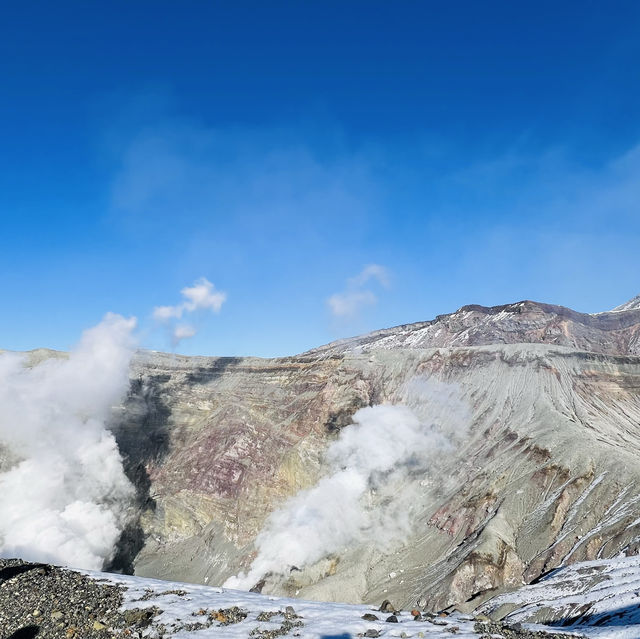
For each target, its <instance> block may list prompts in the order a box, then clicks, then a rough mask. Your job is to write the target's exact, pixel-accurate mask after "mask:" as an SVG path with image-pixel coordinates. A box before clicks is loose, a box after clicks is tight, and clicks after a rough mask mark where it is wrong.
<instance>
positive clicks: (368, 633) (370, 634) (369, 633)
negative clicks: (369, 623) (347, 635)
mask: <svg viewBox="0 0 640 639" xmlns="http://www.w3.org/2000/svg"><path fill="white" fill-rule="evenodd" d="M364 636H365V637H374V638H375V637H379V636H380V631H379V630H375V629H374V628H370V629H369V630H367V631H366V632H365V633H364Z"/></svg>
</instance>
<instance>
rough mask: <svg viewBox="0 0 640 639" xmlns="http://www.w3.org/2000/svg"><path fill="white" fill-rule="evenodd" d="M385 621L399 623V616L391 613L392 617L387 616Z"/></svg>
mask: <svg viewBox="0 0 640 639" xmlns="http://www.w3.org/2000/svg"><path fill="white" fill-rule="evenodd" d="M385 621H386V622H387V623H398V617H396V616H395V615H391V616H390V617H387V618H386V619H385Z"/></svg>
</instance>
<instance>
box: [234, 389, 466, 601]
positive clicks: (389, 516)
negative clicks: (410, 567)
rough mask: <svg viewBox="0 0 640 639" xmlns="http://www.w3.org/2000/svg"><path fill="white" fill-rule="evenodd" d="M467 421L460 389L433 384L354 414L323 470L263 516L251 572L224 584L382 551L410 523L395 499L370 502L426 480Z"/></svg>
mask: <svg viewBox="0 0 640 639" xmlns="http://www.w3.org/2000/svg"><path fill="white" fill-rule="evenodd" d="M469 423H470V415H469V410H468V407H467V404H466V402H465V401H464V400H463V399H462V397H461V394H460V390H459V388H458V387H457V386H455V385H451V384H445V383H443V382H439V381H435V380H425V379H419V380H414V381H412V382H411V383H410V384H408V385H407V387H406V389H405V397H404V405H396V406H372V407H367V408H362V409H360V410H358V411H357V412H356V413H355V415H354V416H353V424H352V425H350V426H347V427H345V428H343V429H342V431H341V432H340V436H339V438H338V439H337V440H336V441H335V442H333V443H332V444H331V445H330V446H329V448H328V450H327V453H326V461H327V463H328V465H329V469H330V470H329V473H328V474H327V475H326V476H325V477H323V478H322V479H320V481H319V482H318V483H317V484H316V485H315V486H314V487H313V488H310V489H307V490H302V491H300V492H299V493H298V494H297V495H295V496H294V497H292V498H291V499H289V500H288V501H287V502H285V504H284V505H283V506H282V507H281V508H279V509H278V510H276V511H274V512H273V513H272V514H271V515H270V516H269V518H268V520H267V523H266V525H265V527H264V529H263V531H262V532H261V533H260V534H259V535H258V537H257V539H256V547H257V549H258V555H257V557H256V558H255V560H254V561H253V563H252V564H251V567H250V569H249V572H248V573H247V574H244V573H242V574H240V575H238V576H236V577H231V578H230V579H228V580H227V581H226V583H225V584H224V585H225V587H228V588H239V589H248V588H251V587H252V586H254V585H255V584H256V583H257V582H258V581H259V580H260V579H261V578H262V577H264V576H265V575H266V574H268V573H274V574H281V575H283V574H287V573H288V572H289V569H290V568H291V567H292V566H297V567H298V568H300V567H302V566H304V565H308V564H313V563H314V562H316V561H318V560H320V559H322V558H323V557H325V556H327V555H329V554H331V553H333V552H336V551H338V550H343V549H344V548H347V547H349V546H352V545H354V544H356V543H377V544H380V545H382V546H383V547H384V546H388V544H390V543H393V542H398V541H401V540H402V539H404V538H405V537H406V535H407V534H408V533H409V532H410V530H411V525H412V522H411V521H410V518H409V515H408V512H409V509H408V508H407V504H406V503H404V501H403V500H402V499H397V500H390V503H388V504H385V505H384V506H381V505H380V504H379V503H378V504H377V506H376V504H367V501H371V499H368V498H370V497H371V496H372V493H374V492H376V491H377V490H382V489H385V488H389V487H394V486H395V487H397V486H398V485H399V484H400V482H406V481H407V480H408V479H410V478H411V477H418V476H424V474H425V473H428V472H429V470H430V468H431V467H432V466H434V465H435V464H436V463H437V462H436V458H438V457H442V455H443V453H445V452H446V451H447V450H451V449H452V448H453V446H454V443H455V442H456V440H458V439H459V438H462V437H464V434H465V432H466V430H467V428H468V426H469Z"/></svg>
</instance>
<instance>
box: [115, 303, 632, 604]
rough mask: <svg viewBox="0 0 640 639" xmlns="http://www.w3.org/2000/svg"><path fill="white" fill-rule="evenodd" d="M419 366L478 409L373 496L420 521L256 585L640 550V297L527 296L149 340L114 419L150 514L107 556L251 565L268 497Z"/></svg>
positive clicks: (361, 586)
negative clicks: (218, 345) (172, 344)
mask: <svg viewBox="0 0 640 639" xmlns="http://www.w3.org/2000/svg"><path fill="white" fill-rule="evenodd" d="M415 378H420V379H437V380H439V381H442V382H446V383H448V384H452V385H454V386H455V387H456V388H457V389H459V395H460V398H461V401H463V402H464V403H465V404H466V405H467V406H468V407H469V417H468V422H469V423H465V424H462V423H460V424H458V423H456V421H455V420H456V419H458V420H459V419H460V417H459V415H456V414H452V415H451V417H450V421H451V423H450V424H448V428H449V430H450V431H452V432H453V433H455V432H456V430H459V431H460V432H461V433H462V432H464V433H465V435H464V438H461V439H459V440H456V438H455V436H454V440H455V443H456V445H455V446H453V447H452V448H451V450H450V451H449V452H448V453H447V454H443V455H439V456H438V458H437V459H434V462H433V464H432V466H431V467H430V468H429V469H428V470H427V471H426V472H422V473H421V474H417V475H415V476H409V478H408V479H406V480H404V481H403V482H402V483H401V484H400V485H390V486H386V487H384V489H383V490H380V491H378V492H377V493H376V494H373V493H372V494H371V495H370V505H369V507H371V508H385V507H386V506H385V504H387V505H388V504H389V503H390V501H394V502H395V503H399V504H401V506H402V507H403V508H406V511H407V513H408V516H409V519H410V521H411V522H412V528H411V532H410V533H409V534H408V535H406V537H405V539H404V540H403V542H402V543H393V544H389V545H388V546H387V547H384V546H381V544H380V543H376V540H369V541H365V542H362V543H358V544H355V545H353V546H351V547H346V548H343V549H341V550H340V551H339V552H336V553H333V554H332V555H331V556H329V557H326V558H324V559H323V560H321V561H320V562H317V563H316V564H314V565H311V566H301V567H298V568H299V569H297V570H293V571H292V572H291V573H290V574H288V575H285V576H277V575H273V576H266V580H265V584H264V586H263V592H273V593H278V594H287V595H297V596H300V597H305V598H311V599H314V598H317V599H329V600H331V599H332V600H338V601H353V602H356V601H367V602H379V601H380V600H381V599H384V598H389V599H392V600H393V601H394V602H395V603H396V605H400V606H406V605H410V604H411V603H413V602H415V601H416V600H418V599H421V598H424V599H425V600H426V601H427V605H428V607H430V608H432V609H437V608H443V607H446V606H449V605H453V604H456V605H459V606H463V607H464V606H465V605H466V606H467V607H474V606H476V605H478V604H479V603H480V602H481V601H483V600H484V599H486V598H487V597H489V596H491V595H493V594H495V593H497V592H500V591H503V590H505V589H511V588H514V587H515V586H517V585H520V584H521V583H523V582H529V581H531V580H533V579H534V578H536V577H538V576H539V575H540V574H542V573H544V572H546V571H548V570H549V569H551V568H553V567H556V566H559V565H562V564H564V563H572V562H575V561H579V560H584V559H592V558H596V557H612V556H614V555H617V554H618V553H623V554H636V553H637V549H638V543H639V542H640V507H638V502H639V501H640V462H639V461H638V460H639V459H640V457H639V455H638V453H639V452H640V309H637V308H635V306H634V305H632V304H631V305H630V308H628V309H624V308H622V307H621V308H620V309H617V310H616V311H614V312H609V313H600V314H597V315H585V314H581V313H576V312H574V311H571V310H569V309H565V308H562V307H558V306H551V305H546V304H537V303H534V302H520V303H517V304H511V305H507V306H500V307H494V308H484V307H480V306H468V307H464V308H462V309H460V310H459V311H457V312H456V313H453V314H451V315H445V316H439V317H438V318H436V319H435V320H433V321H431V322H421V323H418V324H411V325H404V326H400V327H397V328H393V329H386V330H383V331H377V332H375V333H372V334H370V335H366V336H363V337H360V338H354V339H350V340H343V341H340V342H336V343H333V344H329V345H327V346H325V347H322V348H318V349H315V350H313V351H309V352H307V353H304V354H302V355H299V356H296V357H289V358H278V359H271V360H264V359H256V358H193V357H192V358H187V357H181V356H171V355H167V354H161V353H147V352H145V353H140V354H139V355H138V356H137V358H136V360H135V362H134V365H133V368H132V391H131V394H130V397H129V398H128V400H127V402H126V404H125V405H124V406H123V407H121V409H120V411H119V414H118V415H117V416H116V418H115V420H114V425H113V429H114V431H115V432H116V434H117V437H118V442H119V445H120V448H121V451H122V452H123V454H124V455H125V457H126V460H127V464H128V468H129V473H130V475H131V476H133V477H135V479H136V482H137V485H138V492H139V505H140V507H141V509H142V513H143V514H142V516H141V518H140V521H138V522H135V523H134V524H133V525H132V526H131V527H130V529H129V530H128V531H127V535H125V537H124V538H123V540H122V543H121V547H120V553H119V555H118V557H117V558H116V567H118V566H121V567H126V564H127V563H128V562H130V561H132V560H133V562H134V568H135V572H136V574H140V575H146V576H153V577H160V578H170V579H177V580H186V581H193V582H201V583H222V582H223V581H224V580H225V579H226V578H228V577H229V576H231V575H233V574H236V573H237V572H238V571H239V570H243V569H246V568H247V567H248V565H249V564H250V562H251V560H252V558H253V557H254V555H255V550H254V545H253V542H254V540H255V538H256V535H257V534H258V533H259V531H260V530H261V529H262V527H263V525H264V522H265V520H266V518H267V516H268V515H269V513H270V512H271V511H273V510H274V508H276V507H278V506H279V505H280V504H282V503H283V502H284V501H285V499H286V498H288V497H290V496H291V495H293V494H295V493H297V492H298V491H299V490H300V489H302V488H307V487H310V486H312V485H314V484H315V483H316V482H317V481H318V479H319V478H320V477H322V475H323V474H324V473H325V472H326V464H325V461H324V458H323V453H324V452H325V451H326V449H327V446H328V445H329V444H330V442H331V441H333V440H335V438H336V436H337V433H338V432H339V431H340V429H342V428H344V427H345V426H347V425H348V424H349V423H350V422H351V417H352V415H353V414H354V412H355V411H356V410H357V409H359V408H361V407H363V406H370V405H377V404H385V403H389V404H395V403H402V402H403V401H404V399H405V395H406V388H407V383H408V382H409V381H410V380H412V379H415ZM445 419H447V418H446V417H445ZM393 445H394V441H393V437H390V438H389V441H388V446H393ZM340 498H341V496H340V495H336V496H335V499H336V500H340ZM465 602H467V603H466V604H465Z"/></svg>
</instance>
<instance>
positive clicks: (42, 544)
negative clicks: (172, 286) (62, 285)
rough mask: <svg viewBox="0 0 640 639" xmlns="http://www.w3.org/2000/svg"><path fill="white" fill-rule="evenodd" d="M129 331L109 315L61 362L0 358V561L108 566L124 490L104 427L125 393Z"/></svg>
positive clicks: (127, 500) (123, 514)
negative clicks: (15, 558) (19, 559)
mask: <svg viewBox="0 0 640 639" xmlns="http://www.w3.org/2000/svg"><path fill="white" fill-rule="evenodd" d="M135 324H136V321H135V319H125V318H123V317H121V316H119V315H113V314H109V315H107V316H105V318H104V319H103V321H102V322H101V323H100V324H99V325H98V326H96V327H94V328H92V329H90V330H88V331H86V332H85V333H84V334H83V336H82V339H81V341H80V343H79V344H78V346H77V347H76V349H75V350H73V351H72V352H71V353H70V355H69V356H68V357H53V358H49V359H45V360H44V361H42V362H40V363H38V364H35V365H30V363H29V362H28V360H27V356H25V355H20V354H15V353H4V354H2V355H0V470H5V472H3V473H2V474H0V513H2V517H1V518H0V555H2V556H19V557H22V558H25V559H30V560H34V561H45V562H51V563H56V564H62V565H70V566H73V567H76V568H87V569H101V568H102V566H103V563H104V561H105V560H107V559H109V558H110V555H111V553H112V551H113V547H114V544H115V542H116V541H117V539H118V537H119V535H120V533H121V532H122V530H123V527H124V525H125V523H126V518H127V511H128V508H129V506H130V505H131V500H132V498H133V495H134V490H133V487H132V486H131V484H130V482H129V480H128V479H127V477H126V476H125V474H124V471H123V466H122V458H121V457H120V453H119V452H118V448H117V445H116V442H115V439H114V437H113V435H112V434H111V433H110V432H108V431H107V430H106V428H105V424H106V423H107V421H108V419H109V418H110V415H111V411H112V408H113V406H114V405H116V404H118V403H119V402H120V401H121V400H122V398H123V397H124V395H125V393H126V392H127V389H128V386H129V377H128V369H129V362H130V359H131V356H132V354H133V349H134V339H133V337H132V331H133V330H134V328H135ZM9 455H10V456H11V457H9ZM3 457H4V462H3ZM7 466H8V469H7Z"/></svg>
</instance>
